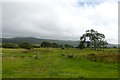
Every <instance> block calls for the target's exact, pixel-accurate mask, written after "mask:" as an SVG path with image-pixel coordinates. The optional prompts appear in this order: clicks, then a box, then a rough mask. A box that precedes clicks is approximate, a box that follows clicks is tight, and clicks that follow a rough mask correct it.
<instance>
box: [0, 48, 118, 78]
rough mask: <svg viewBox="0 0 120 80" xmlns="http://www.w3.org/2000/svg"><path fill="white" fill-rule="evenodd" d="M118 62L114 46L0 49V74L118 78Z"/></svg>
mask: <svg viewBox="0 0 120 80" xmlns="http://www.w3.org/2000/svg"><path fill="white" fill-rule="evenodd" d="M36 54H37V55H38V58H37V59H36ZM118 62H119V61H118V49H114V48H111V49H104V50H101V49H100V50H94V49H83V50H81V49H77V48H66V49H61V48H35V49H32V50H25V49H5V48H3V49H2V77H3V78H81V77H82V78H118Z"/></svg>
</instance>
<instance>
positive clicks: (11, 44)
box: [2, 43, 18, 48]
mask: <svg viewBox="0 0 120 80" xmlns="http://www.w3.org/2000/svg"><path fill="white" fill-rule="evenodd" d="M2 47H3V48H18V45H17V44H13V43H3V44H2Z"/></svg>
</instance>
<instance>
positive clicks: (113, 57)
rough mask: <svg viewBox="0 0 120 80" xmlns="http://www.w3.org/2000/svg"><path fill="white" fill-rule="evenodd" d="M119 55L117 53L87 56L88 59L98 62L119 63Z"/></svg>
mask: <svg viewBox="0 0 120 80" xmlns="http://www.w3.org/2000/svg"><path fill="white" fill-rule="evenodd" d="M118 56H120V55H118V54H116V53H97V54H95V53H91V54H88V55H87V59H89V60H91V61H96V62H105V63H116V62H118Z"/></svg>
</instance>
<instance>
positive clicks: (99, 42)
mask: <svg viewBox="0 0 120 80" xmlns="http://www.w3.org/2000/svg"><path fill="white" fill-rule="evenodd" d="M107 44H108V43H107V41H106V40H105V35H104V34H102V33H98V32H97V31H95V30H93V29H91V30H87V31H86V33H85V34H83V35H82V36H81V37H80V44H79V46H78V47H79V48H81V49H83V48H85V47H91V48H94V49H97V48H104V47H105V46H106V45H107Z"/></svg>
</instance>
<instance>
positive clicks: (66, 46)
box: [65, 44, 73, 48]
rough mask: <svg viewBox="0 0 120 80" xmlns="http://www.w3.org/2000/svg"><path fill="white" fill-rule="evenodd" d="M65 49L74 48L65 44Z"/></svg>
mask: <svg viewBox="0 0 120 80" xmlns="http://www.w3.org/2000/svg"><path fill="white" fill-rule="evenodd" d="M65 48H73V46H72V45H69V44H65Z"/></svg>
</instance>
